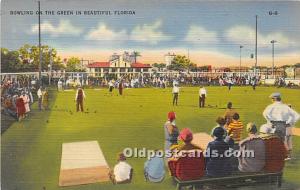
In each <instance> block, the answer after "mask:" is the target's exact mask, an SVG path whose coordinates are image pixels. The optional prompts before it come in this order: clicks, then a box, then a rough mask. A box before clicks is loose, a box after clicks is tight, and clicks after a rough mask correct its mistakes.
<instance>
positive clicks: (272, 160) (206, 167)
mask: <svg viewBox="0 0 300 190" xmlns="http://www.w3.org/2000/svg"><path fill="white" fill-rule="evenodd" d="M246 130H247V133H248V137H247V138H246V139H244V140H242V141H240V142H239V148H238V150H234V149H231V147H232V145H231V144H230V143H228V142H226V136H225V135H224V134H225V130H224V128H222V127H216V128H214V130H213V136H214V140H213V141H212V142H209V143H208V145H207V147H206V150H202V149H201V148H200V147H197V146H195V145H193V144H192V143H191V142H192V139H193V134H192V132H191V130H189V129H187V128H185V129H183V130H182V131H181V133H180V135H179V138H180V139H181V140H182V141H183V142H184V143H183V145H177V146H175V148H176V149H177V150H179V151H190V150H201V151H203V152H202V153H203V154H200V156H199V154H196V155H197V157H189V156H188V155H185V156H183V157H179V158H170V159H169V161H168V166H169V169H170V172H171V175H172V176H174V177H177V178H178V179H179V180H183V181H185V180H195V179H200V178H201V177H203V176H207V177H223V176H229V175H231V174H233V173H239V172H241V173H243V172H280V171H282V170H283V167H284V159H285V158H286V156H287V151H286V148H285V146H284V143H283V142H282V140H281V139H280V138H279V137H277V136H276V135H274V134H273V131H274V130H273V129H272V128H271V127H269V126H268V125H263V126H262V127H261V128H260V133H259V132H258V129H257V127H256V125H254V124H253V123H249V124H248V125H247V127H246ZM233 148H235V147H233ZM230 150H234V151H238V154H227V153H226V152H230ZM247 152H248V153H247ZM249 152H252V153H249ZM226 155H229V156H226ZM236 156H237V157H236Z"/></svg>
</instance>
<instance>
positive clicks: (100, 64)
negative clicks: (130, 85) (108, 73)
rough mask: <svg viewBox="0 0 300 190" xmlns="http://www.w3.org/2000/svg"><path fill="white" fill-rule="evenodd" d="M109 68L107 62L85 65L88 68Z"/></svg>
mask: <svg viewBox="0 0 300 190" xmlns="http://www.w3.org/2000/svg"><path fill="white" fill-rule="evenodd" d="M109 66H110V63H109V62H94V63H91V64H88V65H87V67H88V68H106V67H109Z"/></svg>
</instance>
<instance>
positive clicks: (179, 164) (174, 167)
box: [168, 128, 205, 180]
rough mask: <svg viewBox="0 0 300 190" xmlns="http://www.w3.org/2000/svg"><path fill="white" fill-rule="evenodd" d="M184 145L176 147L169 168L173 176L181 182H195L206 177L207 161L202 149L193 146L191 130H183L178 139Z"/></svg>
mask: <svg viewBox="0 0 300 190" xmlns="http://www.w3.org/2000/svg"><path fill="white" fill-rule="evenodd" d="M178 138H179V139H180V140H181V141H183V144H180V145H177V146H174V149H173V153H174V154H173V157H172V158H170V160H169V162H168V166H169V169H170V172H171V175H172V176H176V177H177V178H178V179H180V180H194V179H199V178H201V177H202V176H204V173H205V172H204V169H205V161H204V155H203V151H202V150H201V148H200V147H198V146H195V145H193V144H192V143H191V142H192V140H193V133H192V131H191V130H190V129H188V128H184V129H183V130H181V132H180V135H179V137H178Z"/></svg>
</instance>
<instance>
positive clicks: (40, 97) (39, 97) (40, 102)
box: [37, 87, 43, 111]
mask: <svg viewBox="0 0 300 190" xmlns="http://www.w3.org/2000/svg"><path fill="white" fill-rule="evenodd" d="M37 96H38V106H39V110H40V111H41V110H42V97H43V93H42V87H40V88H39V89H38V91H37Z"/></svg>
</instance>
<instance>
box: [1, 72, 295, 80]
mask: <svg viewBox="0 0 300 190" xmlns="http://www.w3.org/2000/svg"><path fill="white" fill-rule="evenodd" d="M41 74H42V77H43V78H53V79H59V78H72V79H77V78H81V79H82V78H84V79H86V78H108V79H110V78H115V79H117V78H120V77H129V78H137V77H172V78H173V77H209V78H217V77H235V76H242V77H243V76H248V77H249V76H250V77H253V76H259V77H260V78H261V79H269V78H273V75H272V74H270V73H269V72H256V73H255V72H253V71H252V72H179V71H163V72H161V71H158V72H157V71H156V72H153V71H152V72H63V71H52V72H51V73H50V72H42V73H41ZM20 76H28V77H30V78H38V72H22V73H1V80H3V79H4V78H6V77H9V78H12V79H14V78H15V79H17V78H18V77H20ZM284 76H285V73H284V72H276V73H275V74H274V77H275V78H278V77H284ZM287 78H290V79H300V75H294V76H291V77H287Z"/></svg>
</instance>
